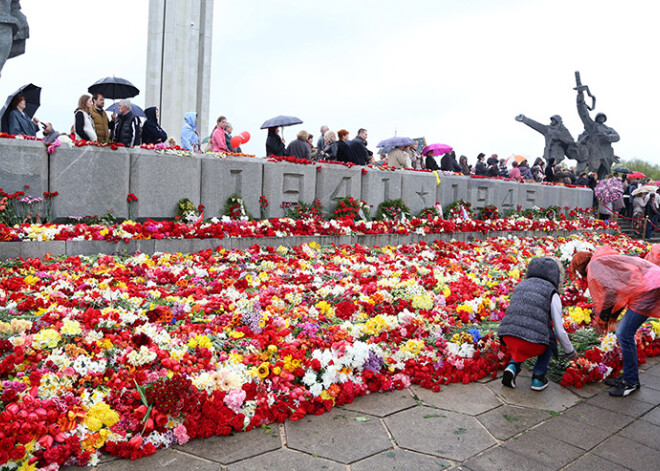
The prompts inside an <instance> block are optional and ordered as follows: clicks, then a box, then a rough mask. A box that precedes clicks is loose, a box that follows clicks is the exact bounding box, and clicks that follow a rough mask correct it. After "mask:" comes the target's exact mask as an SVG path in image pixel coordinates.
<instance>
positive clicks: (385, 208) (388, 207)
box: [376, 198, 410, 221]
mask: <svg viewBox="0 0 660 471" xmlns="http://www.w3.org/2000/svg"><path fill="white" fill-rule="evenodd" d="M404 217H410V209H409V208H408V206H406V203H404V202H403V200H402V199H400V198H399V199H396V200H387V201H383V202H382V203H380V204H379V205H378V210H377V212H376V220H377V221H400V220H401V219H403V218H404Z"/></svg>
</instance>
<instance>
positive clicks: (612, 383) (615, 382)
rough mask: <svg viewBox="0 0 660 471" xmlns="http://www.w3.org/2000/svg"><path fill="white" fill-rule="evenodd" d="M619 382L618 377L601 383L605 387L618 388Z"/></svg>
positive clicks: (619, 378)
mask: <svg viewBox="0 0 660 471" xmlns="http://www.w3.org/2000/svg"><path fill="white" fill-rule="evenodd" d="M620 382H621V377H620V376H617V377H616V378H607V379H606V380H605V381H603V383H604V384H605V385H606V386H610V387H612V388H613V387H616V386H618V385H619V383H620Z"/></svg>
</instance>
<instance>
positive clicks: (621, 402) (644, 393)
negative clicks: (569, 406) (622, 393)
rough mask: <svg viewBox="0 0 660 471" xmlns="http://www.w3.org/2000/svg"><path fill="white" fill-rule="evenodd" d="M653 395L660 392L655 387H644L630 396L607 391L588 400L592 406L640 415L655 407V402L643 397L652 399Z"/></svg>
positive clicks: (658, 395)
mask: <svg viewBox="0 0 660 471" xmlns="http://www.w3.org/2000/svg"><path fill="white" fill-rule="evenodd" d="M651 396H656V398H658V397H660V394H659V393H658V392H657V391H655V390H653V389H645V388H642V389H640V390H639V391H637V392H636V393H634V394H633V395H632V396H628V397H614V396H610V395H609V394H608V393H607V391H605V392H603V393H601V394H598V395H597V396H594V397H592V398H591V399H588V400H587V401H586V403H587V404H590V405H592V406H598V407H602V408H603V409H607V410H611V411H613V412H618V413H619V414H624V415H629V416H631V417H639V416H640V415H642V414H645V413H646V412H648V411H650V410H651V409H653V406H654V405H655V404H650V403H648V402H643V401H642V400H640V399H642V398H644V399H647V400H651Z"/></svg>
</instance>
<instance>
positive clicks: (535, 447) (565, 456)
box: [502, 429, 583, 469]
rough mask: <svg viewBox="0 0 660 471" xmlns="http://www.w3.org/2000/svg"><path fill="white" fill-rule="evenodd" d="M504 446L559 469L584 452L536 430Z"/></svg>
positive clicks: (515, 438) (507, 442) (509, 441)
mask: <svg viewBox="0 0 660 471" xmlns="http://www.w3.org/2000/svg"><path fill="white" fill-rule="evenodd" d="M502 446H504V447H505V448H507V449H508V450H511V451H513V452H515V453H518V454H520V455H523V456H525V457H527V458H529V459H532V460H534V461H538V462H540V463H542V464H543V465H545V466H547V467H549V468H554V469H559V468H561V467H562V466H565V465H567V464H568V463H570V462H571V461H573V460H575V459H577V458H578V457H579V456H581V455H582V453H583V451H582V450H581V449H580V448H577V447H575V446H573V445H569V444H568V443H565V442H562V441H560V440H557V439H554V438H552V437H549V436H547V435H546V434H545V433H544V432H543V431H542V430H539V429H534V430H530V431H529V432H525V433H523V434H522V435H519V436H517V437H514V438H512V439H511V440H508V441H506V442H505V443H504V444H503V445H502Z"/></svg>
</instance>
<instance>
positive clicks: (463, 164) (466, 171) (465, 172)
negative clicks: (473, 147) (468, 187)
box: [458, 155, 471, 175]
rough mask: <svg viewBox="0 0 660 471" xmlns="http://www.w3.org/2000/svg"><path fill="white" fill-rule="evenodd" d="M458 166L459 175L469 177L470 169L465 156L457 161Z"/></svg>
mask: <svg viewBox="0 0 660 471" xmlns="http://www.w3.org/2000/svg"><path fill="white" fill-rule="evenodd" d="M458 165H460V166H461V173H462V174H463V175H470V173H471V169H470V166H469V165H468V159H467V156H465V155H461V156H460V157H459V159H458Z"/></svg>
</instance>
